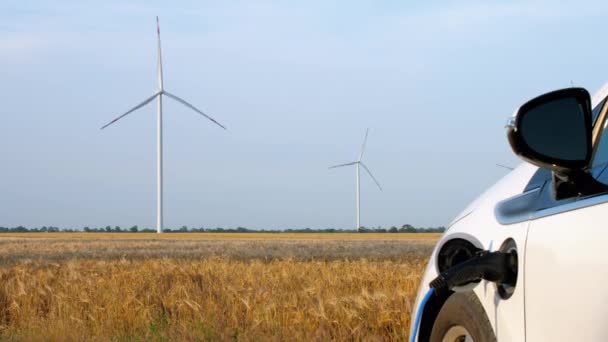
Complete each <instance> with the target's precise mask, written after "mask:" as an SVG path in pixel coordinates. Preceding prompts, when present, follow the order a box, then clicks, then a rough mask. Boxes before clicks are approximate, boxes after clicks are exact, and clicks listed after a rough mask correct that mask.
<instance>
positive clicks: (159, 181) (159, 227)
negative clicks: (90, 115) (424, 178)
mask: <svg viewBox="0 0 608 342" xmlns="http://www.w3.org/2000/svg"><path fill="white" fill-rule="evenodd" d="M156 33H157V37H158V68H157V73H158V90H157V91H156V92H155V93H154V94H153V95H152V96H150V97H149V98H147V99H146V100H145V101H144V102H142V103H140V104H138V105H137V106H135V107H133V108H131V109H130V110H129V111H127V112H126V113H124V114H122V115H121V116H119V117H117V118H116V119H114V120H112V121H110V122H109V123H108V124H106V125H104V126H103V127H101V129H104V128H106V127H108V126H110V125H111V124H113V123H115V122H116V121H118V120H120V119H122V118H124V117H125V116H127V115H129V114H131V113H132V112H134V111H136V110H137V109H139V108H141V107H143V106H145V105H147V104H148V103H150V102H152V101H153V100H154V99H156V100H157V102H156V103H157V112H156V113H157V129H156V139H157V141H156V232H157V233H162V232H163V95H165V96H167V97H169V98H171V99H173V100H175V101H177V102H179V103H181V104H183V105H184V106H186V107H188V108H190V109H192V110H194V111H195V112H197V113H199V114H200V115H202V116H204V117H206V118H207V119H209V120H211V121H212V122H213V123H215V124H216V125H218V126H220V127H221V128H223V129H226V127H224V126H223V125H222V124H220V123H219V122H217V121H215V120H214V119H213V118H212V117H210V116H208V115H207V114H205V113H203V111H201V110H200V109H198V108H196V107H194V106H193V105H191V104H190V103H188V102H186V100H183V99H181V98H179V97H178V96H177V95H173V94H171V93H169V92H168V91H166V90H165V88H164V86H163V63H162V53H161V48H160V24H159V22H158V17H156Z"/></svg>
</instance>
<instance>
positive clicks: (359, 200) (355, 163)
mask: <svg viewBox="0 0 608 342" xmlns="http://www.w3.org/2000/svg"><path fill="white" fill-rule="evenodd" d="M368 133H369V128H368V129H366V130H365V138H363V144H362V145H361V152H360V153H359V159H357V160H356V161H354V162H351V163H346V164H339V165H334V166H330V167H329V168H330V169H335V168H338V167H343V166H351V165H355V167H356V170H357V188H356V189H357V230H360V229H361V182H360V178H361V169H360V167H363V169H364V170H365V172H367V174H369V176H370V177H371V178H372V180H373V181H374V183H376V185H377V186H378V189H380V191H382V187H381V186H380V183H378V181H377V180H376V177H374V175H373V174H372V172H371V171H370V170H369V169H368V168H367V166H365V164H363V161H362V159H363V152H364V151H365V144H366V143H367V134H368Z"/></svg>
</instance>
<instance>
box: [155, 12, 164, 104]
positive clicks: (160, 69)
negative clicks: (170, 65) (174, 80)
mask: <svg viewBox="0 0 608 342" xmlns="http://www.w3.org/2000/svg"><path fill="white" fill-rule="evenodd" d="M156 37H157V38H156V40H157V43H158V65H157V69H158V70H157V74H158V75H157V76H158V89H159V92H162V91H163V54H162V49H161V47H160V23H159V21H158V16H156Z"/></svg>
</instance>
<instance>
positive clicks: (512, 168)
mask: <svg viewBox="0 0 608 342" xmlns="http://www.w3.org/2000/svg"><path fill="white" fill-rule="evenodd" d="M496 166H498V167H502V168H505V169H507V170H511V171H513V170H515V168H514V167H511V166H507V165H504V164H496Z"/></svg>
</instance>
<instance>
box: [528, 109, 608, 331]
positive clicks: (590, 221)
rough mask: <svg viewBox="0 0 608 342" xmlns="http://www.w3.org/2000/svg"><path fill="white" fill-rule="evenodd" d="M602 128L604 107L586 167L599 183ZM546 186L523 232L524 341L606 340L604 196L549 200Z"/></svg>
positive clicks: (606, 151)
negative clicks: (524, 241)
mask: <svg viewBox="0 0 608 342" xmlns="http://www.w3.org/2000/svg"><path fill="white" fill-rule="evenodd" d="M602 104H603V103H602ZM607 107H608V106H607ZM607 123H608V121H607V120H606V108H604V109H603V110H602V114H601V115H600V116H599V118H598V121H597V124H600V125H601V126H597V124H596V129H595V130H594V133H596V132H597V134H594V137H595V139H594V141H595V148H594V157H593V158H594V159H593V164H592V174H593V175H594V177H595V178H596V179H597V180H599V181H600V182H602V183H604V184H608V170H606V165H608V129H606V125H607ZM551 187H552V183H551V181H550V180H549V181H547V182H545V184H544V185H543V189H542V193H541V197H542V198H543V201H544V202H543V203H542V205H541V206H539V210H537V211H536V212H534V213H533V214H532V217H531V220H530V223H529V228H528V237H527V242H526V254H525V264H524V268H525V270H524V272H525V274H524V284H525V285H524V286H525V319H526V340H527V341H528V342H530V341H608V324H606V323H608V291H606V284H608V193H607V192H600V193H598V194H596V195H593V196H588V197H585V198H566V199H563V200H560V201H555V200H553V198H552V189H551Z"/></svg>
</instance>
